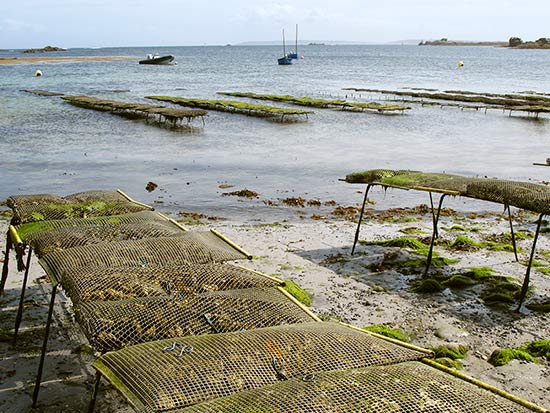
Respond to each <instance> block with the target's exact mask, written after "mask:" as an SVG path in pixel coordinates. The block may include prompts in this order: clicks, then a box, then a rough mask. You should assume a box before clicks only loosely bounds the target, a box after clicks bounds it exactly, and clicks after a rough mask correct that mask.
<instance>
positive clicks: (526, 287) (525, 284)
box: [516, 214, 544, 311]
mask: <svg viewBox="0 0 550 413" xmlns="http://www.w3.org/2000/svg"><path fill="white" fill-rule="evenodd" d="M543 216H544V214H540V216H539V220H538V221H537V230H536V232H535V238H533V247H532V248H531V255H530V256H529V264H527V271H526V272H525V278H524V279H523V285H522V286H521V294H520V296H519V305H518V308H516V311H519V310H520V309H521V305H522V304H523V300H525V296H526V295H527V291H528V290H529V277H530V274H531V266H532V265H533V258H534V257H535V250H536V248H537V240H538V238H539V233H540V227H541V224H542V217H543Z"/></svg>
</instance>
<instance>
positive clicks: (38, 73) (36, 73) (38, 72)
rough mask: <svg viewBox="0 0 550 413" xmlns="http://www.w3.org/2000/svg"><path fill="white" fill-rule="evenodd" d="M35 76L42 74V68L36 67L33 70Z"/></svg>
mask: <svg viewBox="0 0 550 413" xmlns="http://www.w3.org/2000/svg"><path fill="white" fill-rule="evenodd" d="M34 75H35V76H42V70H40V69H38V70H37V71H36V72H34Z"/></svg>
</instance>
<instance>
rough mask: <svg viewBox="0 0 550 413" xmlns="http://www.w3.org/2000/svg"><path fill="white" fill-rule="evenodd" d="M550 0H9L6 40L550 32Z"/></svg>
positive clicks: (36, 43) (186, 41)
mask: <svg viewBox="0 0 550 413" xmlns="http://www.w3.org/2000/svg"><path fill="white" fill-rule="evenodd" d="M549 21H550V2H549V1H548V0H524V1H521V2H520V1H517V0H513V1H509V0H455V1H448V0H389V1H384V0H377V1H372V0H279V1H274V0H253V1H245V0H202V1H201V0H194V1H188V0H0V49H17V48H31V47H43V46H45V45H52V46H59V47H66V48H75V47H113V46H186V45H199V46H200V45H225V44H228V43H229V44H238V43H241V42H250V41H275V40H278V39H281V29H286V36H287V39H293V38H294V27H295V24H298V25H299V35H300V39H302V40H308V41H315V40H317V41H322V40H327V41H328V40H335V41H354V42H365V43H378V44H380V43H387V42H395V41H401V40H410V39H415V40H434V39H440V38H443V37H445V38H448V39H449V40H485V41H489V40H491V41H493V40H508V39H509V38H510V37H512V36H517V37H520V38H522V39H523V40H536V39H538V38H540V37H550V25H549V23H548V22H549Z"/></svg>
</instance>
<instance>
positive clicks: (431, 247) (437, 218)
mask: <svg viewBox="0 0 550 413" xmlns="http://www.w3.org/2000/svg"><path fill="white" fill-rule="evenodd" d="M431 194H432V193H431V192H430V199H431ZM446 195H447V194H441V198H439V205H438V207H437V214H436V215H435V217H434V219H433V232H432V241H431V242H430V250H429V251H428V257H427V258H426V269H425V270H424V276H423V277H424V278H426V277H427V276H428V271H429V270H430V265H431V264H432V255H433V249H434V244H435V239H436V238H437V223H438V222H439V215H440V214H441V206H442V205H443V199H444V198H445V196H446Z"/></svg>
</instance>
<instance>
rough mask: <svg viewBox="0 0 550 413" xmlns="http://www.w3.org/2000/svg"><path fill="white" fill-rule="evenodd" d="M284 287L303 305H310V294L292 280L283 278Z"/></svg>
mask: <svg viewBox="0 0 550 413" xmlns="http://www.w3.org/2000/svg"><path fill="white" fill-rule="evenodd" d="M284 289H285V290H286V291H287V292H288V293H289V294H290V295H292V296H293V297H294V298H296V300H298V301H299V302H300V303H302V304H303V305H306V306H308V307H309V306H310V305H311V296H310V295H309V294H308V293H307V292H305V291H304V289H303V288H302V287H300V286H299V285H298V284H296V283H295V282H294V281H290V280H285V286H284Z"/></svg>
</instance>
